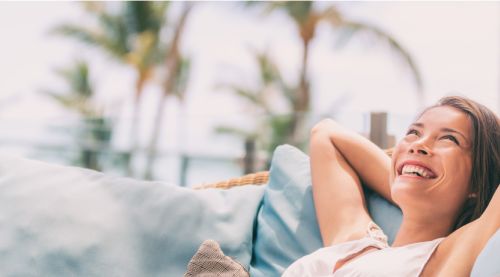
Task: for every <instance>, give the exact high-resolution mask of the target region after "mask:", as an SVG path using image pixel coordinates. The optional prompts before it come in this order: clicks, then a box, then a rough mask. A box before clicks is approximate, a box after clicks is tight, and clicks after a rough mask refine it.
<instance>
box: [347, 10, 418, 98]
mask: <svg viewBox="0 0 500 277" xmlns="http://www.w3.org/2000/svg"><path fill="white" fill-rule="evenodd" d="M339 27H340V30H341V31H342V32H343V35H342V36H341V37H340V40H341V42H340V43H341V44H338V46H342V45H345V44H346V43H347V42H348V41H349V40H350V39H351V38H352V37H354V36H355V35H358V34H360V33H364V34H369V35H373V36H375V38H376V39H378V40H380V41H383V42H385V43H387V44H388V45H389V46H390V48H391V49H392V50H393V52H394V53H395V54H396V55H398V56H399V57H400V58H401V59H402V60H403V61H404V63H406V65H407V66H408V68H409V69H410V71H411V73H412V76H413V79H414V83H415V86H416V87H417V90H418V92H419V93H421V91H422V88H423V82H422V76H421V74H420V70H419V69H418V67H417V65H416V64H415V61H414V59H413V57H412V56H411V54H410V53H409V52H408V51H407V50H406V49H405V48H404V47H403V46H402V45H401V44H400V43H399V42H398V41H397V40H396V39H395V38H394V37H393V36H392V35H390V34H389V33H387V32H385V31H384V30H382V29H380V28H378V27H377V26H374V25H370V24H367V23H363V22H354V21H347V20H345V21H344V22H342V24H341V26H339Z"/></svg>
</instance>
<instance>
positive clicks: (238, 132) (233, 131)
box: [215, 126, 257, 139]
mask: <svg viewBox="0 0 500 277" xmlns="http://www.w3.org/2000/svg"><path fill="white" fill-rule="evenodd" d="M215 132H216V133H218V134H228V135H235V136H239V137H242V138H245V139H255V138H257V134H256V133H255V132H250V131H247V130H243V129H240V128H235V127H229V126H217V127H216V128H215Z"/></svg>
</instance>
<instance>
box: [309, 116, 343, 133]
mask: <svg viewBox="0 0 500 277" xmlns="http://www.w3.org/2000/svg"><path fill="white" fill-rule="evenodd" d="M336 125H337V123H336V122H335V120H333V119H331V118H325V119H322V120H321V121H319V122H318V123H316V124H315V125H314V126H313V127H312V128H311V136H313V135H317V134H319V133H320V134H323V133H327V134H328V133H330V132H333V131H334V129H335V126H336Z"/></svg>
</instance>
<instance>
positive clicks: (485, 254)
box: [471, 230, 500, 277]
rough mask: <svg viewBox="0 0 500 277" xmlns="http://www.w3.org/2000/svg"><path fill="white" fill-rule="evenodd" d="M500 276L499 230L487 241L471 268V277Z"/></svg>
mask: <svg viewBox="0 0 500 277" xmlns="http://www.w3.org/2000/svg"><path fill="white" fill-rule="evenodd" d="M498 276H500V230H498V231H497V232H496V233H495V235H494V236H493V237H492V238H491V239H490V240H489V241H488V244H486V246H485V247H484V249H483V251H481V254H479V256H478V257H477V260H476V262H475V263H474V267H473V268H472V272H471V277H498Z"/></svg>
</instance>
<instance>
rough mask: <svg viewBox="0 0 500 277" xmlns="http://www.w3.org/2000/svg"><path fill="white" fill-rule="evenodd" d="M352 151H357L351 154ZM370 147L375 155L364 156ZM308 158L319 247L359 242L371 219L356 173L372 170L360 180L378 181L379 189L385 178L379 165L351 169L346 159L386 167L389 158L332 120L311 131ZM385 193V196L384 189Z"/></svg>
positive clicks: (386, 174)
mask: <svg viewBox="0 0 500 277" xmlns="http://www.w3.org/2000/svg"><path fill="white" fill-rule="evenodd" d="M337 143H339V144H340V145H341V147H342V150H341V149H340V148H338V147H337ZM367 145H368V146H367ZM356 147H360V148H361V150H360V151H358V150H357V149H356V150H354V148H356ZM373 147H374V148H376V149H377V150H378V151H377V152H376V153H368V154H367V153H365V152H364V151H368V152H370V151H373ZM351 152H353V153H351ZM356 155H358V156H356ZM310 156H311V177H312V182H313V197H314V205H315V208H316V216H317V218H318V223H319V227H320V232H321V236H322V238H323V243H324V244H325V245H331V244H332V243H340V242H344V241H348V240H353V239H358V238H361V237H362V236H364V233H365V231H366V226H367V224H368V222H369V221H370V220H371V218H370V216H369V214H368V211H367V209H366V205H365V201H364V195H363V190H362V188H361V181H360V179H359V177H358V173H359V172H358V171H357V170H358V169H361V170H374V171H373V172H365V173H364V174H363V176H365V177H368V179H370V180H378V182H380V184H379V185H380V186H381V187H382V185H387V186H388V184H387V182H388V179H389V177H388V176H389V175H388V172H386V170H387V169H385V167H384V166H383V165H382V166H380V165H379V166H376V165H372V166H358V168H353V167H352V166H351V163H350V161H349V160H348V159H347V158H346V157H349V158H350V159H359V160H360V162H364V163H369V164H375V163H389V158H388V157H387V155H386V154H385V153H384V152H383V151H382V150H380V149H378V147H376V146H373V145H371V143H370V142H369V141H368V140H366V139H364V138H362V137H361V136H359V135H357V134H355V133H354V132H351V131H348V130H346V129H344V128H342V127H341V126H340V125H338V124H336V123H335V122H334V121H333V120H323V121H321V122H320V123H318V124H316V126H315V127H314V128H313V129H312V131H311V141H310ZM373 157H376V159H373ZM370 158H371V159H370ZM354 164H358V163H357V162H354ZM387 167H388V166H387ZM382 180H384V181H382ZM383 182H385V183H383ZM386 192H387V193H389V191H388V189H387V190H386Z"/></svg>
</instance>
